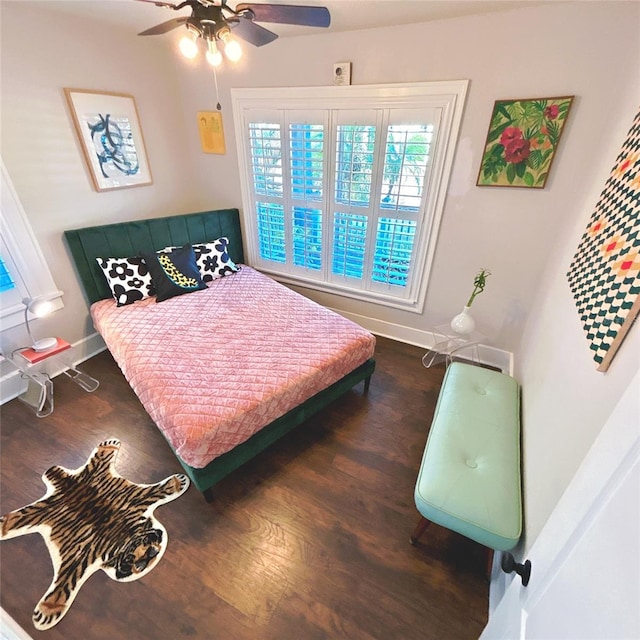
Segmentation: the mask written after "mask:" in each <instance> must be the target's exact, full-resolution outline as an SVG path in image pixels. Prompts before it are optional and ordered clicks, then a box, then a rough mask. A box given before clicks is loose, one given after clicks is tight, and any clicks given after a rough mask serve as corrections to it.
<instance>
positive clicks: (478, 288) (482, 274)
mask: <svg viewBox="0 0 640 640" xmlns="http://www.w3.org/2000/svg"><path fill="white" fill-rule="evenodd" d="M490 275H491V272H490V271H489V270H488V269H485V268H484V267H483V268H482V269H480V271H478V273H477V274H476V277H475V278H474V280H473V291H472V292H471V295H470V296H469V300H468V301H467V304H466V305H465V307H464V309H463V310H462V313H459V314H458V315H457V316H456V317H455V318H454V319H453V320H452V321H451V329H452V331H454V332H455V333H459V334H462V335H465V334H467V333H471V332H472V331H473V330H474V329H475V326H476V322H475V320H474V319H473V317H472V316H471V315H470V314H469V309H470V308H471V305H472V304H473V301H474V300H475V299H476V296H478V295H480V294H481V293H482V292H483V291H484V288H485V286H486V284H487V278H488V277H489V276H490Z"/></svg>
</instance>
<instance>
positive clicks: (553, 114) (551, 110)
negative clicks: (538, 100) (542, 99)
mask: <svg viewBox="0 0 640 640" xmlns="http://www.w3.org/2000/svg"><path fill="white" fill-rule="evenodd" d="M559 113H560V107H559V106H558V105H557V104H550V105H549V106H548V107H547V108H546V109H545V110H544V115H545V116H546V117H547V118H549V120H554V119H555V118H557V117H558V114H559Z"/></svg>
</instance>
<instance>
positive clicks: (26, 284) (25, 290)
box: [0, 159, 63, 331]
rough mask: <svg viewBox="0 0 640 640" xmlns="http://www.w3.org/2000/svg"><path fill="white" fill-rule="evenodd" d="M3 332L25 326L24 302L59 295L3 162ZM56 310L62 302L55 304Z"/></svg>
mask: <svg viewBox="0 0 640 640" xmlns="http://www.w3.org/2000/svg"><path fill="white" fill-rule="evenodd" d="M0 173H1V174H2V189H1V190H0V195H1V197H2V201H1V202H2V204H1V207H0V208H1V211H2V216H0V283H1V285H0V321H1V324H0V330H2V331H4V330H5V329H8V328H10V327H14V326H17V325H19V324H22V323H23V322H24V310H25V306H24V304H23V303H22V300H23V299H24V298H26V297H31V298H33V297H35V296H39V295H44V294H50V293H54V292H56V291H57V289H58V287H56V285H55V283H54V281H53V277H52V276H51V273H50V271H49V267H48V266H47V263H46V261H45V259H44V256H43V255H42V252H41V251H40V247H39V246H38V243H37V241H36V239H35V236H34V235H33V231H32V230H31V226H30V224H29V221H28V220H27V217H26V215H25V213H24V211H23V209H22V205H21V204H20V201H19V199H18V196H17V194H16V192H15V190H14V189H13V185H12V183H11V180H10V178H9V174H8V173H7V171H6V169H5V167H4V164H3V163H2V161H1V159H0ZM54 304H55V307H56V308H57V309H60V308H62V306H63V304H62V300H61V299H60V298H58V299H57V300H55V301H54Z"/></svg>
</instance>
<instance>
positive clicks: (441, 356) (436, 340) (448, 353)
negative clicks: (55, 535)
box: [422, 324, 486, 368]
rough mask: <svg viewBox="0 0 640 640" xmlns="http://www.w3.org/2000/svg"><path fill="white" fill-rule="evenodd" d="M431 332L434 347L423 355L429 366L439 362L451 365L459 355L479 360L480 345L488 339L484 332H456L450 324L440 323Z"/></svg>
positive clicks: (426, 365)
mask: <svg viewBox="0 0 640 640" xmlns="http://www.w3.org/2000/svg"><path fill="white" fill-rule="evenodd" d="M429 332H430V333H431V336H432V337H433V347H432V348H431V349H429V351H427V353H425V354H424V356H423V357H422V364H423V365H424V366H425V367H427V368H429V367H431V366H433V365H434V364H438V363H439V362H444V363H445V365H446V366H449V365H450V364H451V363H452V362H453V361H454V358H457V357H460V358H462V357H464V358H466V359H470V360H471V361H472V362H479V360H480V358H479V356H478V345H479V344H481V343H482V342H483V341H484V340H485V339H486V336H485V335H484V334H482V333H480V332H479V331H472V332H471V333H467V334H464V335H462V334H459V333H455V332H454V331H453V330H452V329H451V326H450V325H449V324H440V325H438V326H437V327H434V328H433V329H430V330H429Z"/></svg>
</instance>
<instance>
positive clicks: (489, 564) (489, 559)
mask: <svg viewBox="0 0 640 640" xmlns="http://www.w3.org/2000/svg"><path fill="white" fill-rule="evenodd" d="M491 569H493V549H491V548H490V547H487V582H491Z"/></svg>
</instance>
